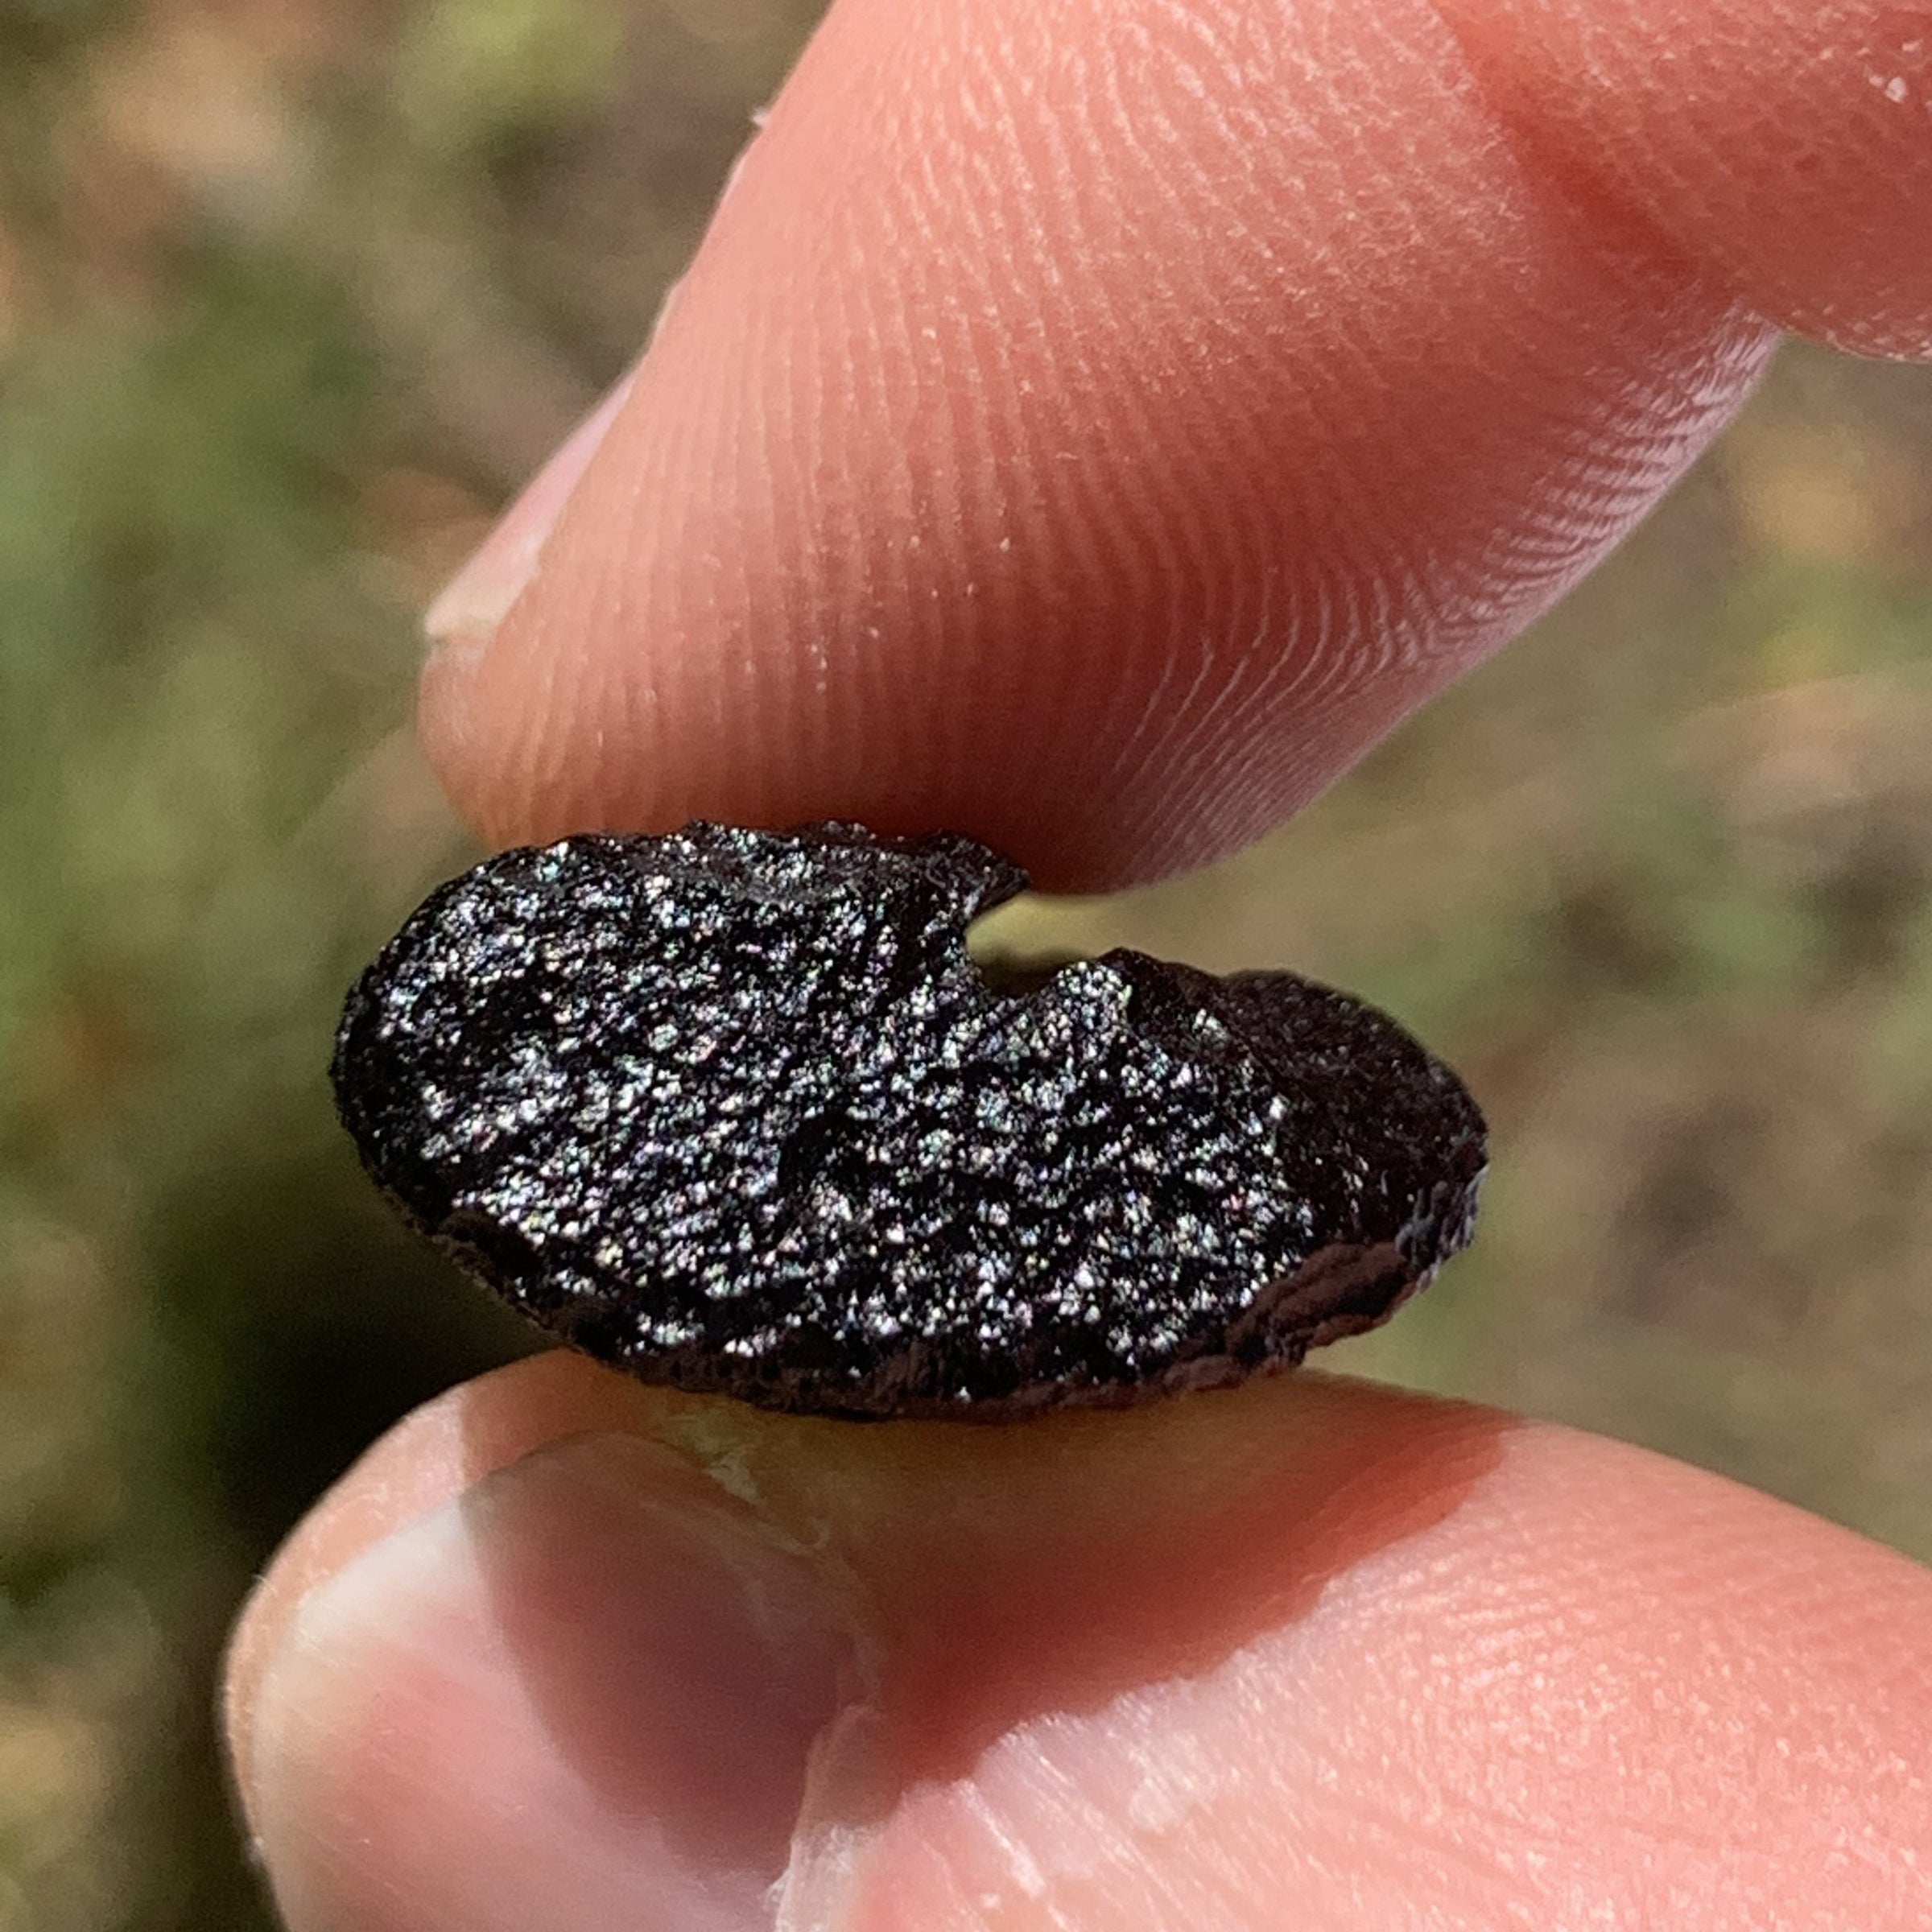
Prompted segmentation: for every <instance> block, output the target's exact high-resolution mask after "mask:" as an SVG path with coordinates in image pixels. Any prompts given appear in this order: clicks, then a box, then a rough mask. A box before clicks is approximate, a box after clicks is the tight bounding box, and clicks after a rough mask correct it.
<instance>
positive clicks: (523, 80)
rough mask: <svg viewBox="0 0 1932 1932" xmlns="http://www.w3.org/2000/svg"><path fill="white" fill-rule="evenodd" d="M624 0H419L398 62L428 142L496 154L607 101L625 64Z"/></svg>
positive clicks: (402, 95)
mask: <svg viewBox="0 0 1932 1932" xmlns="http://www.w3.org/2000/svg"><path fill="white" fill-rule="evenodd" d="M622 43H623V17H622V14H621V13H620V11H619V10H618V8H617V6H616V4H615V3H614V0H419V4H418V5H417V6H415V7H414V8H413V9H412V10H411V13H410V14H409V16H408V21H407V27H406V28H405V30H404V33H403V41H402V44H401V47H400V50H399V52H398V60H397V64H396V70H395V86H396V89H397V95H398V101H399V104H400V105H401V109H402V112H403V118H404V119H405V121H406V122H407V124H408V125H409V126H410V127H411V129H413V130H415V134H416V135H417V138H419V140H420V141H421V142H423V145H424V146H426V147H430V148H432V149H435V150H436V151H440V152H444V153H448V152H452V151H453V152H454V153H456V154H458V155H463V154H469V155H485V156H487V155H492V154H495V153H500V152H502V151H505V150H506V149H510V148H513V147H515V146H517V145H518V144H519V143H521V142H525V141H527V140H530V139H533V138H539V137H541V136H543V135H546V134H551V133H554V132H555V131H557V130H559V129H561V128H564V127H567V126H569V125H570V124H572V122H577V121H580V120H581V119H582V118H584V116H585V115H586V114H589V113H591V112H593V111H594V110H595V109H597V108H599V107H601V106H602V105H604V104H605V102H606V101H608V100H609V98H610V97H611V93H612V91H613V87H614V85H615V83H616V80H617V74H618V72H619V67H618V56H619V54H620V52H621V49H622Z"/></svg>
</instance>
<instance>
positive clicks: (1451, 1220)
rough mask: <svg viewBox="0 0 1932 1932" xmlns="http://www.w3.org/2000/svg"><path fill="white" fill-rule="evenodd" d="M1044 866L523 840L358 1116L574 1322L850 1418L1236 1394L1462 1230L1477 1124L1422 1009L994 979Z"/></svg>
mask: <svg viewBox="0 0 1932 1932" xmlns="http://www.w3.org/2000/svg"><path fill="white" fill-rule="evenodd" d="M1025 883H1026V879H1025V875H1024V874H1023V873H1021V872H1020V871H1018V869H1016V868H1015V867H1013V865H1009V864H1008V863H1007V862H1006V861H1005V860H1003V859H1001V858H1000V857H997V855H996V854H995V853H993V852H989V851H988V850H987V849H986V848H985V847H983V846H980V845H978V844H975V843H973V842H972V840H968V839H965V838H963V837H959V836H953V835H949V834H941V835H938V836H933V837H930V838H925V839H919V840H890V839H881V838H877V837H874V836H873V835H872V834H870V833H869V832H865V830H863V829H862V828H859V827H857V826H850V825H816V826H808V827H805V828H801V829H799V830H798V831H795V832H784V833H774V832H753V831H745V830H741V829H737V828H725V827H719V826H715V825H706V824H694V825H691V826H689V827H687V828H686V829H685V830H684V831H683V832H679V833H678V834H676V835H675V836H671V837H666V838H644V837H610V836H587V837H582V838H575V839H569V840H564V842H563V843H561V844H555V845H551V846H548V847H545V848H541V849H534V848H533V849H526V850H521V851H516V852H506V853H505V854H503V855H502V857H497V858H494V859H491V860H489V861H487V862H486V863H485V864H484V865H480V866H478V867H477V868H476V869H474V870H473V871H472V872H470V873H466V874H465V875H464V877H461V878H460V879H456V880H454V881H452V882H451V883H450V884H448V885H447V886H443V887H442V888H441V889H440V890H438V891H437V892H436V893H434V894H431V897H430V898H429V899H428V900H427V902H425V903H424V905H423V906H422V907H421V909H420V910H419V911H417V912H416V913H415V915H414V916H413V917H412V918H411V919H410V921H409V922H408V923H407V925H406V926H405V927H403V931H401V933H399V934H398V935H397V937H396V938H395V939H394V940H392V941H391V942H390V944H389V945H388V946H387V947H386V948H385V949H384V951H383V952H382V956H380V957H379V958H378V960H376V962H375V964H374V965H373V966H371V967H370V968H369V971H368V972H366V973H365V974H364V975H363V976H362V978H361V980H360V981H359V982H358V984H357V986H356V987H355V989H353V992H352V993H350V995H349V1003H348V1006H347V1009H346V1010H345V1013H344V1015H343V1020H342V1026H341V1033H340V1035H339V1038H338V1040H337V1043H336V1057H335V1064H334V1068H333V1073H334V1079H335V1084H336V1100H337V1104H338V1107H339V1108H340V1110H341V1116H342V1119H343V1121H344V1123H345V1125H346V1126H347V1127H348V1128H349V1132H350V1133H352V1134H353V1136H354V1137H355V1140H356V1144H357V1147H358V1148H359V1149H360V1150H361V1155H362V1159H363V1162H364V1164H365V1166H366V1167H367V1168H368V1170H369V1173H370V1174H371V1175H372V1176H373V1177H374V1179H375V1181H376V1183H377V1184H378V1186H379V1187H381V1188H382V1190H383V1191H384V1192H385V1193H386V1195H388V1196H389V1198H390V1199H391V1201H393V1202H394V1203H395V1205H396V1206H397V1207H398V1208H399V1209H400V1211H401V1212H403V1215H404V1216H406V1217H407V1219H408V1220H410V1221H411V1223H412V1224H414V1225H415V1226H416V1227H418V1228H420V1229H422V1230H423V1232H426V1233H427V1234H428V1235H429V1236H430V1237H431V1239H432V1240H433V1241H436V1244H437V1245H438V1246H439V1247H440V1248H441V1249H443V1250H444V1252H445V1253H448V1255H450V1256H451V1257H452V1258H453V1259H454V1260H455V1261H456V1262H457V1263H458V1264H459V1265H460V1266H461V1267H463V1268H464V1269H465V1270H467V1271H468V1272H469V1274H473V1276H475V1277H476V1278H478V1279H479V1280H481V1282H485V1284H487V1285H488V1286H489V1287H491V1288H493V1289H494V1290H496V1291H497V1293H498V1294H501V1295H502V1296H504V1297H505V1298H506V1299H507V1300H509V1301H510V1302H511V1303H512V1304H513V1305H514V1307H517V1308H518V1309H519V1310H521V1311H522V1312H523V1313H524V1314H525V1315H528V1316H529V1317H530V1319H533V1320H535V1321H536V1322H538V1323H541V1324H542V1325H543V1327H545V1328H547V1329H548V1330H550V1331H551V1332H553V1333H555V1334H556V1335H559V1336H561V1337H562V1338H564V1340H567V1341H568V1342H570V1343H572V1344H575V1345H576V1347H578V1348H582V1349H584V1350H585V1351H587V1352H588V1353H590V1354H592V1355H593V1356H597V1357H598V1358H599V1359H601V1360H604V1361H607V1362H610V1363H613V1364H617V1366H619V1367H621V1368H623V1369H627V1370H629V1371H630V1373H633V1374H634V1375H637V1376H638V1377H642V1379H644V1380H646V1381H662V1382H670V1383H674V1384H676V1385H679V1386H680V1387H683V1388H685V1389H704V1390H712V1391H716V1392H720V1393H728V1394H732V1395H737V1396H740V1397H744V1398H745V1399H746V1400H748V1401H751V1402H759V1403H762V1404H765V1405H766V1406H773V1407H778V1408H784V1409H790V1410H804V1411H810V1412H815V1413H820V1414H837V1415H852V1416H891V1415H911V1414H924V1415H933V1414H942V1415H962V1416H972V1417H977V1418H1001V1417H1005V1416H1009V1415H1013V1414H1022V1413H1025V1412H1027V1411H1029V1410H1034V1409H1038V1408H1041V1407H1044V1406H1049V1405H1051V1404H1055V1403H1059V1402H1074V1401H1087V1402H1108V1401H1125V1400H1129V1399H1132V1398H1134V1397H1141V1396H1145V1395H1148V1394H1154V1393H1162V1392H1174V1391H1179V1390H1182V1389H1191V1388H1199V1387H1203V1386H1206V1385H1212V1384H1215V1383H1219V1382H1226V1381H1234V1380H1237V1379H1239V1378H1240V1377H1243V1376H1245V1375H1247V1374H1249V1373H1253V1372H1254V1371H1256V1370H1257V1369H1263V1368H1266V1367H1269V1366H1273V1365H1277V1364H1288V1363H1293V1362H1296V1361H1298V1360H1300V1359H1301V1358H1302V1356H1303V1355H1304V1354H1305V1353H1306V1352H1307V1350H1308V1348H1310V1347H1311V1346H1313V1345H1315V1344H1319V1343H1322V1342H1325V1341H1328V1340H1333V1339H1335V1337H1337V1336H1339V1335H1348V1334H1352V1333H1356V1332H1357V1331H1360V1330H1361V1329H1364V1328H1366V1327H1371V1326H1373V1324H1374V1323H1377V1322H1379V1321H1381V1320H1382V1319H1384V1318H1385V1316H1386V1315H1389V1313H1390V1312H1391V1311H1393V1309H1394V1308H1395V1307H1396V1306H1397V1304H1399V1303H1400V1302H1402V1300H1403V1299H1404V1298H1406V1296H1407V1295H1408V1294H1410V1293H1411V1292H1412V1291H1413V1290H1414V1289H1415V1288H1417V1287H1418V1286H1420V1285H1421V1284H1422V1282H1425V1281H1426V1279H1427V1278H1429V1276H1430V1274H1432V1273H1433V1272H1434V1270H1435V1269H1436V1268H1437V1267H1438V1266H1439V1265H1440V1263H1441V1262H1442V1261H1444V1260H1445V1259H1447V1257H1448V1256H1450V1255H1451V1254H1452V1253H1455V1251H1456V1250H1457V1249H1459V1248H1460V1247H1462V1246H1463V1245H1464V1244H1465V1243H1466V1241H1468V1237H1469V1234H1470V1232H1471V1227H1472V1219H1473V1216H1474V1212H1475V1206H1476V1191H1477V1187H1478V1185H1479V1183H1480V1179H1481V1176H1482V1171H1483V1166H1484V1126H1483V1121H1482V1117H1481V1115H1480V1113H1479V1112H1478V1110H1477V1108H1476V1104H1475V1102H1474V1101H1473V1100H1472V1099H1471V1098H1470V1096H1469V1095H1468V1092H1466V1091H1465V1090H1464V1089H1463V1087H1462V1085H1461V1084H1459V1082H1458V1081H1457V1080H1456V1079H1455V1076H1454V1075H1452V1074H1451V1073H1450V1072H1449V1071H1448V1070H1447V1068H1445V1067H1442V1066H1440V1065H1439V1064H1438V1063H1436V1062H1435V1061H1434V1060H1433V1059H1430V1057H1429V1056H1428V1055H1426V1053H1425V1052H1424V1051H1422V1048H1421V1047H1418V1045H1417V1044H1416V1043H1415V1042H1414V1041H1413V1040H1411V1039H1410V1038H1409V1037H1408V1035H1407V1034H1405V1033H1403V1032H1402V1030H1401V1029H1400V1028H1399V1027H1398V1026H1396V1025H1395V1023H1394V1022H1393V1021H1391V1020H1389V1018H1386V1017H1385V1015H1383V1014H1381V1013H1377V1012H1376V1011H1374V1010H1373V1009H1371V1008H1369V1007H1367V1006H1364V1005H1362V1004H1360V1002H1359V1001H1355V1000H1352V999H1350V998H1348V997H1347V996H1345V995H1344V994H1342V993H1335V992H1333V991H1331V990H1330V989H1327V988H1325V987H1321V986H1317V985H1312V984H1311V983H1310V982H1309V981H1307V980H1302V979H1298V978H1297V977H1295V976H1293V975H1290V974H1286V973H1246V974H1240V975H1236V976H1232V977H1229V978H1227V979H1216V978H1213V977H1212V976H1208V975H1207V974H1204V973H1201V972H1195V971H1194V970H1192V969H1191V968H1187V967H1182V966H1173V965H1166V964H1162V963H1161V962H1159V961H1158V960H1151V959H1149V958H1147V957H1146V956H1144V955H1142V954H1140V953H1136V952H1113V953H1109V954H1108V955H1107V956H1105V957H1104V958H1102V959H1099V960H1085V961H1081V962H1078V963H1076V964H1070V965H1066V966H1063V967H1061V968H1059V969H1058V970H1057V971H1055V972H1053V973H1052V974H1051V976H1050V977H1047V978H1046V979H1045V980H1044V981H1043V982H1042V983H1040V984H1038V985H1036V986H1035V988H1034V989H1033V990H1031V991H1027V992H1023V993H1005V992H1002V991H1001V990H999V989H997V988H996V987H995V986H994V985H992V984H991V983H989V980H988V979H987V978H986V977H985V976H984V975H983V974H982V973H981V972H980V968H978V967H977V966H976V965H975V964H973V962H972V960H969V959H968V956H967V952H966V944H965V937H966V929H967V927H968V924H969V923H970V922H971V921H972V920H973V919H976V918H977V917H978V916H979V915H980V914H981V913H982V912H984V911H986V910H989V908H990V907H992V906H995V905H997V904H998V903H999V902H1001V901H1002V900H1005V899H1007V898H1011V897H1012V896H1013V894H1016V893H1018V891H1020V890H1022V887H1023V886H1024V885H1025Z"/></svg>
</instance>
